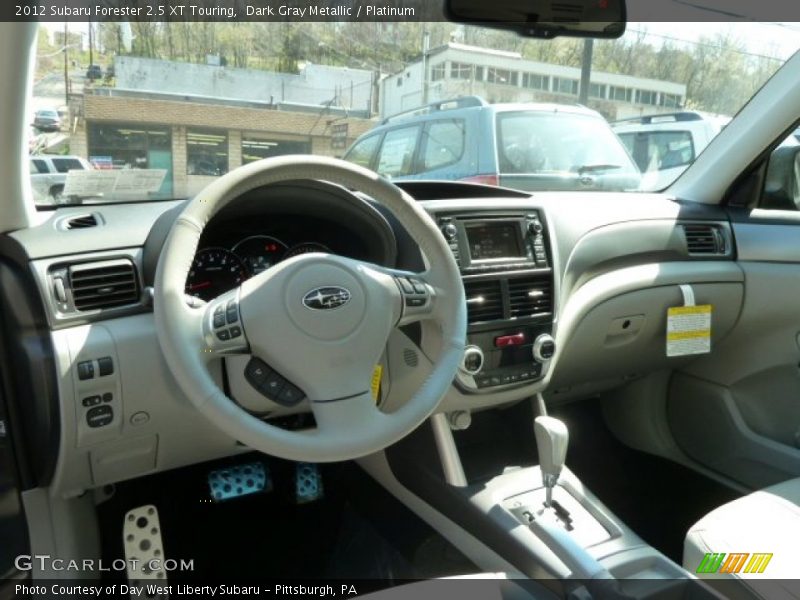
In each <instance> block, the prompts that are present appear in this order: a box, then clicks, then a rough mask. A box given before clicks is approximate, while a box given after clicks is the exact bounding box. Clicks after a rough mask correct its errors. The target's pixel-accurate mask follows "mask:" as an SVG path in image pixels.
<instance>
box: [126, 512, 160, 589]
mask: <svg viewBox="0 0 800 600" xmlns="http://www.w3.org/2000/svg"><path fill="white" fill-rule="evenodd" d="M122 542H123V545H124V547H125V561H126V562H127V565H128V568H127V571H128V580H129V581H131V582H135V581H138V580H143V579H156V580H158V581H159V582H163V583H166V582H167V571H166V570H165V569H164V560H165V558H164V542H163V541H162V539H161V521H160V520H159V518H158V509H157V508H156V507H155V506H153V505H152V504H145V505H144V506H139V507H137V508H133V509H131V510H129V511H128V512H127V513H126V514H125V518H124V521H123V524H122Z"/></svg>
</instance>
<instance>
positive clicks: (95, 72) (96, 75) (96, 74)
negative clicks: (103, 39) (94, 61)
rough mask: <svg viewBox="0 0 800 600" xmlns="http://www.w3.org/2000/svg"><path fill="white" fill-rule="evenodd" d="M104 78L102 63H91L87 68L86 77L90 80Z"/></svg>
mask: <svg viewBox="0 0 800 600" xmlns="http://www.w3.org/2000/svg"><path fill="white" fill-rule="evenodd" d="M102 78H103V69H102V68H101V67H100V65H89V68H88V69H86V79H88V80H90V81H94V80H95V79H102Z"/></svg>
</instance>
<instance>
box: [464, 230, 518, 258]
mask: <svg viewBox="0 0 800 600" xmlns="http://www.w3.org/2000/svg"><path fill="white" fill-rule="evenodd" d="M465 229H466V232H467V242H468V243H469V254H470V258H471V259H472V260H492V259H498V258H519V257H524V256H525V252H524V249H523V247H522V240H521V236H520V229H519V225H518V224H517V223H481V224H480V225H467V226H466V228H465Z"/></svg>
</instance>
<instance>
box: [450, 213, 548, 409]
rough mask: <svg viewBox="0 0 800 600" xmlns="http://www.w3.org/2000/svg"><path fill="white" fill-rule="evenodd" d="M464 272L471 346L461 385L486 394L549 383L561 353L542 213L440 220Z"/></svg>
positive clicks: (458, 380) (459, 380) (455, 215)
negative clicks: (555, 333)
mask: <svg viewBox="0 0 800 600" xmlns="http://www.w3.org/2000/svg"><path fill="white" fill-rule="evenodd" d="M436 219H437V222H438V225H439V228H440V230H441V232H442V235H443V236H444V237H445V239H446V240H447V242H448V244H449V246H450V250H451V251H452V253H453V256H454V257H455V259H456V262H457V263H458V266H459V268H460V270H461V276H462V278H463V281H464V291H465V293H466V300H467V322H468V330H467V344H466V347H465V349H464V358H463V361H462V364H461V369H460V372H459V374H458V376H457V378H456V384H457V385H458V386H459V388H461V390H462V391H465V392H467V393H485V392H488V391H492V392H493V391H496V390H498V389H504V388H511V387H515V386H520V385H524V384H526V383H530V382H532V381H537V380H539V379H541V378H542V377H544V375H545V373H546V369H547V365H548V363H549V361H550V359H551V358H552V356H553V354H554V353H555V342H554V340H553V338H552V329H553V312H554V306H555V302H554V301H555V298H554V286H553V268H552V257H551V253H550V241H549V237H548V233H547V227H546V223H545V219H544V215H543V214H542V213H541V212H540V211H538V210H526V211H524V212H517V211H502V210H500V211H470V212H457V213H438V214H437V215H436Z"/></svg>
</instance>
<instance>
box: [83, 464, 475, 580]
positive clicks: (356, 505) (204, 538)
mask: <svg viewBox="0 0 800 600" xmlns="http://www.w3.org/2000/svg"><path fill="white" fill-rule="evenodd" d="M254 460H258V461H261V462H264V463H265V464H268V465H269V469H270V473H271V477H272V480H273V483H274V487H273V491H272V492H269V493H263V494H255V495H251V496H244V497H241V498H237V499H233V500H229V501H226V502H222V503H214V502H211V501H209V494H208V487H207V484H206V475H207V473H208V472H209V471H210V470H213V469H219V468H223V467H225V466H227V465H231V464H241V463H243V462H247V461H254ZM322 475H323V486H324V490H325V496H324V498H322V499H321V500H317V501H314V502H309V503H306V504H298V503H297V502H296V501H295V499H294V463H290V462H287V461H281V460H277V459H272V458H267V457H265V456H262V455H253V456H248V457H247V458H242V457H240V458H239V460H238V461H232V460H227V461H218V462H215V463H213V464H206V465H198V466H192V467H187V468H184V469H180V470H176V471H171V472H167V473H160V474H157V475H153V476H149V477H146V478H143V479H139V480H134V481H131V482H125V483H122V484H119V485H117V487H116V492H115V494H114V495H113V497H112V498H111V499H109V500H107V501H106V502H103V503H102V504H100V505H99V506H98V514H99V518H100V526H101V539H102V544H103V558H104V559H105V560H107V561H111V560H114V559H117V558H122V557H123V546H122V519H123V517H124V515H125V513H126V512H127V511H128V510H130V509H131V508H134V507H136V506H141V505H143V504H154V505H155V506H156V507H157V508H158V511H159V517H160V520H161V528H162V535H163V539H164V554H165V557H166V558H173V559H186V560H194V571H193V572H183V573H181V572H172V573H169V579H170V583H200V582H203V581H205V582H208V581H214V580H216V581H218V582H223V581H224V582H232V583H235V582H236V580H240V581H241V582H246V581H248V580H249V581H251V582H253V581H256V580H263V579H268V578H280V579H284V580H285V579H291V578H317V577H325V578H347V579H350V578H360V579H380V580H385V581H387V582H392V581H398V582H399V581H402V580H406V579H416V578H420V577H437V576H447V575H456V574H461V573H468V572H475V571H476V570H477V567H475V566H474V565H473V564H472V563H471V562H470V561H469V560H468V559H467V558H466V557H464V556H463V555H462V554H461V553H460V552H459V551H458V550H457V549H456V548H455V547H453V546H452V545H451V544H449V543H448V542H447V541H446V540H444V538H442V537H441V536H439V535H438V534H437V533H436V532H435V531H434V530H433V529H431V528H430V527H429V526H428V525H427V524H426V523H424V522H423V521H422V520H421V519H419V518H418V517H417V516H416V515H414V514H413V513H412V512H411V511H410V510H408V509H407V508H406V507H405V506H403V505H402V504H401V503H400V502H399V501H398V500H396V499H395V498H394V497H392V496H391V495H390V494H389V493H388V492H386V491H385V490H384V489H383V488H382V487H381V486H380V485H378V484H377V483H376V482H375V481H374V480H372V479H371V478H370V477H369V476H368V475H367V474H366V473H364V472H363V471H362V470H361V469H360V468H359V467H358V466H357V465H355V463H339V464H332V465H324V466H323V467H322ZM114 576H116V578H118V579H119V578H122V577H124V574H120V573H116V575H115V574H114V572H111V575H110V577H114Z"/></svg>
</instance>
